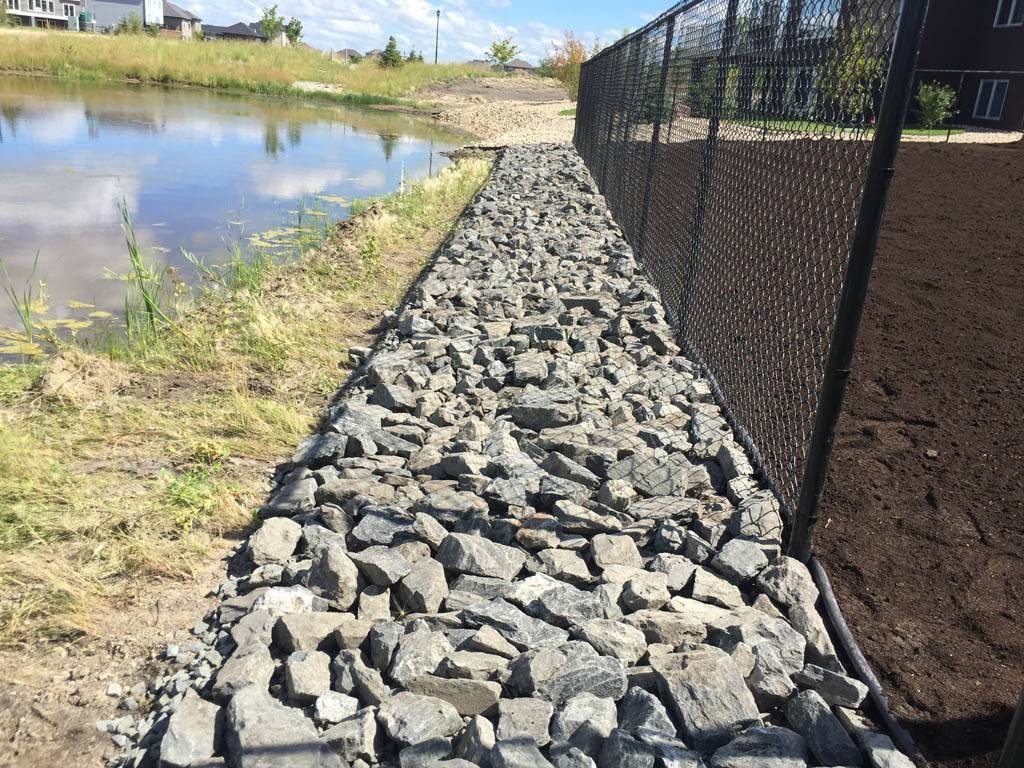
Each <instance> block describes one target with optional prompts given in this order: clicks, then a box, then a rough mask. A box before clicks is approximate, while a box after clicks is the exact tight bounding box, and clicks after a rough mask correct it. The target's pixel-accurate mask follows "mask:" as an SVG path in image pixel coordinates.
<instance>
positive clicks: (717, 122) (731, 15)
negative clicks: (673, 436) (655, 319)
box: [679, 0, 739, 346]
mask: <svg viewBox="0 0 1024 768" xmlns="http://www.w3.org/2000/svg"><path fill="white" fill-rule="evenodd" d="M738 8H739V0H729V6H728V9H727V10H726V12H725V27H724V28H723V31H722V49H721V55H720V57H719V60H718V73H717V75H716V76H715V94H714V98H713V100H712V105H711V116H710V121H709V123H708V136H707V139H706V140H705V143H704V157H703V161H702V162H701V169H700V181H699V182H698V183H697V190H698V191H697V205H696V210H695V215H694V217H693V232H692V234H691V236H690V261H689V263H688V264H687V265H686V277H685V279H684V281H683V287H682V292H681V293H680V296H679V299H680V300H679V335H680V338H681V339H682V341H683V343H684V346H685V343H686V330H687V329H686V321H687V318H688V316H689V313H690V311H689V310H690V301H691V300H692V297H693V284H694V282H695V281H696V279H697V261H698V258H699V253H700V247H701V240H702V239H703V236H704V219H705V218H706V215H707V208H708V194H709V193H710V191H711V174H712V172H713V170H714V167H715V148H716V145H717V144H718V130H719V127H720V126H721V123H722V107H723V106H724V104H725V86H726V83H727V81H728V79H729V62H730V60H731V59H732V49H733V45H734V44H735V42H736V13H737V10H738Z"/></svg>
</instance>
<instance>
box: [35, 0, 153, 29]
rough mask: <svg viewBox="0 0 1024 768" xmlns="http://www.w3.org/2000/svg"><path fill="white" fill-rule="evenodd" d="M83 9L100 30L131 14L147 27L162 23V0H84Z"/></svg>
mask: <svg viewBox="0 0 1024 768" xmlns="http://www.w3.org/2000/svg"><path fill="white" fill-rule="evenodd" d="M22 2H24V0H22ZM84 10H86V11H89V12H90V13H91V14H92V15H93V18H94V20H95V22H96V29H97V30H100V31H109V30H112V29H114V28H115V27H117V25H118V24H119V23H120V22H121V21H122V20H123V19H126V18H128V17H129V16H131V15H132V14H135V15H136V16H138V17H139V19H140V20H141V21H142V23H143V24H144V25H145V26H147V27H150V26H156V27H162V26H163V25H164V3H163V0H85V8H84Z"/></svg>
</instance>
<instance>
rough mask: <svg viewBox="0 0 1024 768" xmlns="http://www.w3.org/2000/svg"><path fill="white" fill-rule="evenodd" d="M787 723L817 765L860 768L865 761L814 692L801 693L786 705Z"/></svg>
mask: <svg viewBox="0 0 1024 768" xmlns="http://www.w3.org/2000/svg"><path fill="white" fill-rule="evenodd" d="M786 719H787V720H789V724H790V725H792V726H793V728H794V730H796V731H797V732H798V733H799V734H800V735H801V736H803V737H804V741H805V742H807V747H808V748H809V749H810V751H811V754H813V755H814V757H815V758H816V759H817V761H818V763H819V764H820V765H844V766H845V765H850V766H860V765H861V764H862V763H863V761H864V759H863V756H862V755H861V753H860V750H859V749H857V746H856V745H855V744H854V743H853V740H852V739H851V738H850V735H849V734H848V733H847V732H846V729H845V728H843V724H842V723H840V722H839V718H837V717H836V716H835V715H834V714H832V710H831V709H829V706H828V704H827V703H826V702H825V700H824V699H823V698H821V696H820V695H819V694H818V693H817V692H816V691H801V692H800V693H798V694H797V695H796V696H794V697H793V698H792V699H790V701H789V705H788V706H787V707H786Z"/></svg>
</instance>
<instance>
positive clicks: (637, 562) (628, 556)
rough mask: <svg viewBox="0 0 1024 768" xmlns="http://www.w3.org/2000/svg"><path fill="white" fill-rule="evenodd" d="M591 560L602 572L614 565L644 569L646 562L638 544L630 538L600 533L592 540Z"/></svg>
mask: <svg viewBox="0 0 1024 768" xmlns="http://www.w3.org/2000/svg"><path fill="white" fill-rule="evenodd" d="M590 559H591V560H593V561H594V565H596V566H597V567H598V568H600V569H601V570H604V569H606V568H608V567H609V566H612V565H625V566H628V567H630V568H642V567H643V564H644V561H643V559H642V558H641V557H640V551H639V550H638V549H637V548H636V543H635V542H634V541H633V540H632V539H631V538H630V537H629V536H612V535H609V534H607V533H599V534H598V535H597V536H595V537H594V538H593V539H591V540H590Z"/></svg>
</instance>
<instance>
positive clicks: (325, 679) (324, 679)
mask: <svg viewBox="0 0 1024 768" xmlns="http://www.w3.org/2000/svg"><path fill="white" fill-rule="evenodd" d="M284 680H285V687H286V688H287V690H288V698H289V699H291V700H292V701H296V702H299V703H301V704H310V703H312V702H314V701H316V700H317V699H318V698H320V696H322V695H323V694H325V693H327V691H329V690H330V689H331V657H330V656H328V655H327V654H326V653H323V652H322V651H296V652H295V653H293V654H292V655H291V656H289V657H288V659H287V660H286V661H285V664H284Z"/></svg>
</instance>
